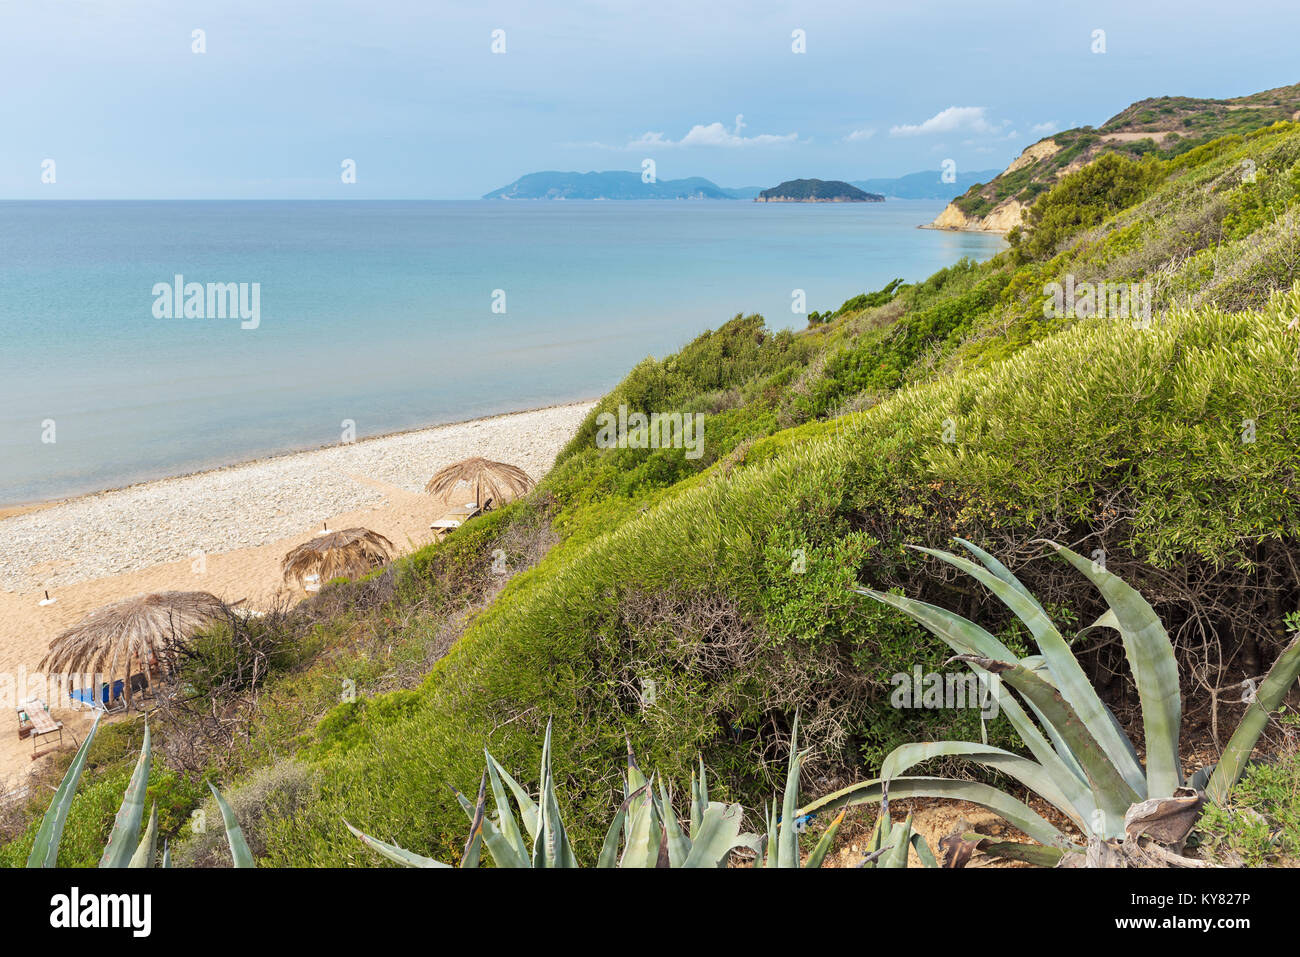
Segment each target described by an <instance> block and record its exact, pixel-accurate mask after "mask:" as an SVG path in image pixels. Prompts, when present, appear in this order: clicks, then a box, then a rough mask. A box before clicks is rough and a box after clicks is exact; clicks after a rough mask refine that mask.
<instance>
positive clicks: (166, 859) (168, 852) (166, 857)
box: [162, 841, 172, 868]
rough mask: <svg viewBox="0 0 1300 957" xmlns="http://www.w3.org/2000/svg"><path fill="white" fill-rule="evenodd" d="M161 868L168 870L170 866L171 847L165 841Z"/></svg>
mask: <svg viewBox="0 0 1300 957" xmlns="http://www.w3.org/2000/svg"><path fill="white" fill-rule="evenodd" d="M162 866H163V867H166V868H170V867H171V866H172V849H171V846H170V845H169V844H168V843H167V842H166V841H163V859H162Z"/></svg>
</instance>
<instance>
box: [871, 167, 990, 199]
mask: <svg viewBox="0 0 1300 957" xmlns="http://www.w3.org/2000/svg"><path fill="white" fill-rule="evenodd" d="M1001 172H1002V170H1000V169H982V170H976V171H974V172H970V173H962V172H959V173H957V179H956V182H952V183H945V182H944V181H943V174H942V172H941V171H940V170H926V171H925V172H923V173H908V174H907V175H906V176H896V177H894V178H892V179H854V180H850V181H849V182H851V183H852V184H853V185H854V186H856V187H858V188H859V189H865V190H866V191H867V192H869V193H880V194H881V195H882V196H886V197H889V198H891V199H955V198H956V197H958V196H960V195H961V194H962V193H964V192H966V190H968V189H970V188H971V187H972V186H974V185H975V184H976V183H987V182H988V181H989V180H991V179H992V178H993V177H995V176H997V175H998V174H999V173H1001Z"/></svg>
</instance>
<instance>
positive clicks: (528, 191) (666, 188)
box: [483, 170, 756, 199]
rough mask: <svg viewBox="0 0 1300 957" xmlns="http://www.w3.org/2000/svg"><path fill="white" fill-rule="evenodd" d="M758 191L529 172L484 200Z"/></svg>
mask: <svg viewBox="0 0 1300 957" xmlns="http://www.w3.org/2000/svg"><path fill="white" fill-rule="evenodd" d="M755 192H756V190H749V189H742V190H728V189H723V188H722V187H721V186H718V185H717V184H716V183H713V182H710V181H709V180H707V179H704V178H703V177H700V176H692V177H690V178H688V179H665V180H657V181H655V182H651V183H646V182H643V181H642V179H641V174H640V173H637V172H630V171H627V170H607V171H605V172H603V173H596V172H592V173H557V172H544V173H529V174H527V175H526V176H521V177H519V179H517V180H515V181H514V182H513V183H511V184H510V185H509V186H503V187H501V188H500V189H495V190H493V191H492V192H490V193H486V194H484V196H483V198H484V199H748V198H750V197H751V196H753V195H754V193H755Z"/></svg>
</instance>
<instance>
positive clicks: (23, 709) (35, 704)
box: [18, 698, 63, 761]
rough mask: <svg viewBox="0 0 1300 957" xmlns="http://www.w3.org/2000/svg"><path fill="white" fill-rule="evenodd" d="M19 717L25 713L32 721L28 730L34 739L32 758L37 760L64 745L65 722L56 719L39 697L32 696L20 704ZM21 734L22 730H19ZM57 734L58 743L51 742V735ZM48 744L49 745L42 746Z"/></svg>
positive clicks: (29, 735) (28, 733)
mask: <svg viewBox="0 0 1300 957" xmlns="http://www.w3.org/2000/svg"><path fill="white" fill-rule="evenodd" d="M18 710H19V717H20V719H21V717H22V716H23V715H24V714H25V715H26V718H27V720H28V721H29V722H30V723H31V728H30V730H29V731H28V732H27V735H28V737H30V738H31V739H32V760H33V761H35V760H36V759H37V758H39V757H41V755H44V754H48V753H49V752H51V751H53V750H55V749H56V748H59V747H62V745H63V722H62V721H55V720H54V717H53V716H52V715H51V714H50V712H49V710H48V709H47V708H46V707H45V702H44V701H41V700H39V699H37V698H31V699H30V700H28V701H24V702H23V703H22V704H21V705H19V706H18ZM19 733H20V734H21V731H20V732H19ZM51 734H57V735H58V736H59V740H58V742H57V743H56V744H50V742H49V737H48V736H49V735H51ZM42 745H48V747H42Z"/></svg>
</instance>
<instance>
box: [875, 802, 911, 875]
mask: <svg viewBox="0 0 1300 957" xmlns="http://www.w3.org/2000/svg"><path fill="white" fill-rule="evenodd" d="M889 839H890V841H891V842H892V846H891V847H890V849H889V850H888V851H887V852H886V853H885V854H884V855H883V856H882V857H881V858H880V861H879V863H878V865H877V866H878V867H887V868H891V869H893V868H897V867H907V850H908V848H909V847H911V846H912V815H910V814H909V815H908V816H907V820H905V821H904V822H903V823H902V824H899V825H896V826H894V827H892V828H890V833H889Z"/></svg>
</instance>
